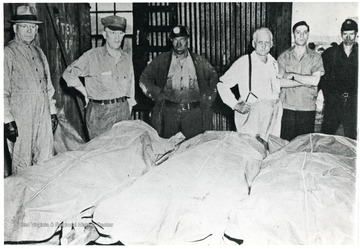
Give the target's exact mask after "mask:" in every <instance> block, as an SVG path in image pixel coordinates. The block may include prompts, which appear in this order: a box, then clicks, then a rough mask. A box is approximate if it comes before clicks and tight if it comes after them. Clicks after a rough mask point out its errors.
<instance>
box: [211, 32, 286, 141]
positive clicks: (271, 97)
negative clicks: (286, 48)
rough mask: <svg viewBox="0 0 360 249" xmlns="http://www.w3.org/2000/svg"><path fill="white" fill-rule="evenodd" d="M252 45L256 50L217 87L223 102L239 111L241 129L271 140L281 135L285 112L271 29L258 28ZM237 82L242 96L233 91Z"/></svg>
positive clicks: (237, 126)
mask: <svg viewBox="0 0 360 249" xmlns="http://www.w3.org/2000/svg"><path fill="white" fill-rule="evenodd" d="M252 45H253V47H254V48H255V50H254V51H253V52H252V53H251V54H248V55H244V56H241V57H240V58H239V59H238V60H236V61H235V62H234V63H233V65H232V66H231V67H230V68H229V70H228V71H226V73H225V74H224V75H223V76H222V77H220V82H219V83H218V84H217V88H218V91H219V94H220V96H221V99H222V100H223V102H224V103H225V104H227V105H228V106H229V107H230V108H232V109H233V110H234V111H235V125H236V129H237V131H238V132H240V133H247V134H250V135H255V136H257V135H259V136H260V137H261V138H262V139H263V140H265V141H267V139H268V135H269V134H272V135H274V136H280V124H281V115H282V108H281V103H280V101H279V94H280V82H279V80H278V79H277V73H278V67H277V62H276V60H275V59H274V58H273V57H272V56H271V55H270V54H269V51H270V49H271V47H272V46H273V36H272V33H271V31H270V30H269V29H268V28H260V29H257V30H256V31H255V32H254V34H253V41H252ZM236 85H238V89H239V94H240V98H239V99H236V98H235V96H234V94H233V93H232V91H231V88H232V87H234V86H236Z"/></svg>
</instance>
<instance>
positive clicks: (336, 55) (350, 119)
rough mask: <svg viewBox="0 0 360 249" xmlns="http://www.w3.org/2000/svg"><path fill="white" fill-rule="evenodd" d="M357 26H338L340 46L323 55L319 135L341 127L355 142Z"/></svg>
mask: <svg viewBox="0 0 360 249" xmlns="http://www.w3.org/2000/svg"><path fill="white" fill-rule="evenodd" d="M357 32H358V25H357V23H356V22H355V21H354V20H351V19H346V20H345V22H344V23H343V24H342V26H341V37H342V40H343V42H342V43H341V44H340V45H338V46H334V47H331V48H329V49H327V50H325V52H324V53H323V54H322V58H323V63H324V69H325V75H324V76H323V78H322V82H321V89H322V90H323V94H324V101H325V102H324V110H323V113H324V120H323V124H322V130H321V132H322V133H326V134H335V132H336V131H337V129H338V128H339V126H340V124H342V125H343V127H344V133H345V136H346V137H349V138H352V139H356V138H357V91H358V44H357V43H356V42H355V39H356V35H357Z"/></svg>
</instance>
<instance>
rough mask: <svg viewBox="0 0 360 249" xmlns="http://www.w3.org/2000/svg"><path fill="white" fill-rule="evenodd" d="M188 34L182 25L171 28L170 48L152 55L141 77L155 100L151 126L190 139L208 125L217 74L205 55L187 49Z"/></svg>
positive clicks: (160, 132) (148, 94) (144, 88)
mask: <svg viewBox="0 0 360 249" xmlns="http://www.w3.org/2000/svg"><path fill="white" fill-rule="evenodd" d="M189 36H190V34H189V31H188V29H187V28H186V27H185V26H180V25H178V26H175V27H173V28H172V29H171V31H170V35H169V38H170V40H171V42H172V45H173V49H172V50H171V51H169V52H164V53H162V54H160V55H159V56H157V57H156V58H154V59H153V60H152V61H151V63H150V64H149V65H148V66H147V67H146V68H145V70H144V71H143V73H142V74H141V76H140V84H139V85H140V87H141V89H142V90H143V92H144V93H145V94H146V95H147V96H148V97H150V98H151V99H153V100H154V101H155V106H154V109H153V113H152V117H151V122H152V126H153V127H154V128H155V129H156V130H157V131H158V133H159V135H160V136H162V137H165V138H168V137H171V136H172V135H175V134H176V133H177V132H182V133H183V134H184V136H185V137H186V138H191V137H194V136H196V135H198V134H200V133H202V132H204V131H205V130H209V129H210V128H211V122H212V112H211V104H212V102H213V101H214V99H215V97H216V93H217V91H216V84H217V83H218V75H217V72H216V70H215V69H214V68H213V67H212V66H211V65H210V63H209V62H208V61H207V60H206V59H205V58H203V57H201V56H200V55H197V54H195V53H192V52H190V51H189V50H188V44H189Z"/></svg>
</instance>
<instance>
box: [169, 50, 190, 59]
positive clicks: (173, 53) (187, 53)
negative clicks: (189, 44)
mask: <svg viewBox="0 0 360 249" xmlns="http://www.w3.org/2000/svg"><path fill="white" fill-rule="evenodd" d="M189 55H190V52H189V49H187V50H186V51H185V57H184V58H187V57H188V56H189ZM172 56H173V57H176V56H177V54H176V53H175V51H174V49H173V50H172Z"/></svg>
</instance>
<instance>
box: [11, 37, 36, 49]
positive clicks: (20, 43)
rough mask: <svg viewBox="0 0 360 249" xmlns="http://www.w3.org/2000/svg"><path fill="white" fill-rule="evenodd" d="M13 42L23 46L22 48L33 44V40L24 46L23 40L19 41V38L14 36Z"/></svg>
mask: <svg viewBox="0 0 360 249" xmlns="http://www.w3.org/2000/svg"><path fill="white" fill-rule="evenodd" d="M14 41H15V42H16V44H18V45H20V46H23V47H30V46H32V44H33V43H34V40H33V41H32V42H30V44H26V43H25V42H24V41H23V40H21V39H20V38H19V37H17V36H15V38H14Z"/></svg>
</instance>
